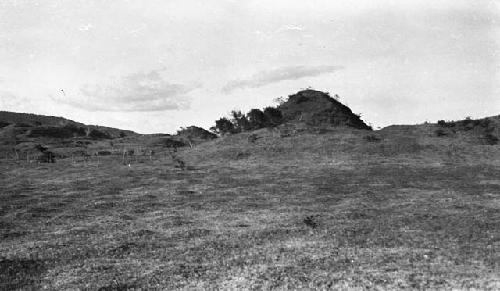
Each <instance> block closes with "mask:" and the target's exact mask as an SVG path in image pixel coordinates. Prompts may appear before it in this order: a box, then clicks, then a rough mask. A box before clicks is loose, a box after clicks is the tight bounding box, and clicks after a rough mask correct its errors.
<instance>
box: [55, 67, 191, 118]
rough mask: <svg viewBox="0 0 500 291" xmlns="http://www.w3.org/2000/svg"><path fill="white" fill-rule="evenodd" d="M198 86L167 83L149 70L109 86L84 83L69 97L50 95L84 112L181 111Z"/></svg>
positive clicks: (68, 95)
mask: <svg viewBox="0 0 500 291" xmlns="http://www.w3.org/2000/svg"><path fill="white" fill-rule="evenodd" d="M198 87H199V85H193V86H187V85H182V84H174V83H170V82H168V81H166V80H164V79H163V78H162V77H161V75H160V74H159V72H158V71H151V72H149V73H136V74H132V75H128V76H125V77H123V78H122V79H120V80H118V81H116V82H113V84H112V85H109V86H99V85H84V86H83V87H81V88H80V93H81V94H79V96H78V97H72V96H71V93H70V92H65V94H62V92H61V94H59V97H54V96H51V97H52V99H53V100H56V101H58V102H62V103H65V104H67V105H71V106H74V107H78V108H82V109H84V110H88V111H128V112H134V111H135V112H146V111H165V110H181V109H187V108H189V106H190V99H189V97H187V96H186V94H187V93H189V92H191V91H193V90H195V89H196V88H198Z"/></svg>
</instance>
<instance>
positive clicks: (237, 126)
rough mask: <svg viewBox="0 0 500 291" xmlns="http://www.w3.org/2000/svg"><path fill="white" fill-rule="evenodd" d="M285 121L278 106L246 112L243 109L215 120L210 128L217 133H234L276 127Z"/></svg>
mask: <svg viewBox="0 0 500 291" xmlns="http://www.w3.org/2000/svg"><path fill="white" fill-rule="evenodd" d="M281 123H283V115H282V113H281V111H280V110H279V109H278V108H275V107H266V108H264V110H260V109H252V110H250V111H249V112H248V113H246V114H244V113H243V112H241V110H233V111H231V113H230V117H229V118H228V117H222V118H220V119H218V120H216V121H215V126H212V127H211V128H210V130H211V131H212V132H214V133H216V134H219V135H224V134H233V133H240V132H243V131H249V130H256V129H260V128H265V127H274V126H277V125H280V124H281Z"/></svg>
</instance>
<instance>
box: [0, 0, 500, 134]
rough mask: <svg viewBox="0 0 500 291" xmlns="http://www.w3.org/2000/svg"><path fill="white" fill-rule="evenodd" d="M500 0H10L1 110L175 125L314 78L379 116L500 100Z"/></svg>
mask: <svg viewBox="0 0 500 291" xmlns="http://www.w3.org/2000/svg"><path fill="white" fill-rule="evenodd" d="M499 52H500V2H499V1H494V0H493V1H490V0H469V1H466V0H425V1H405V0H397V1H396V0H380V1H371V0H366V1H361V0H360V1H347V0H346V1H332V0H327V1H326V0H325V1H320V0H312V1H304V0H301V1H295V0H273V1H264V0H261V1H253V0H245V1H237V0H179V1H177V0H148V1H143V0H119V1H118V0H107V1H102V0H84V1H81V0H65V1H62V0H43V1H35V0H31V1H28V0H2V1H0V110H7V111H14V112H29V113H37V114H44V115H54V116H63V117H65V118H69V119H72V120H75V121H79V122H83V123H87V124H98V125H104V126H112V127H118V128H122V129H130V130H134V131H137V132H140V133H160V132H162V133H172V132H175V131H176V130H177V129H179V128H180V127H185V126H190V125H197V126H202V127H205V128H209V127H210V126H212V125H213V124H214V121H215V120H216V119H218V118H220V117H222V116H227V115H228V113H229V112H230V111H231V110H233V109H241V110H243V111H248V110H250V109H252V108H264V107H266V106H271V105H276V103H275V102H274V101H273V100H275V99H276V98H277V97H286V96H288V95H291V94H294V93H296V92H297V91H299V90H301V89H305V88H313V89H316V90H320V91H326V92H330V93H331V94H332V95H333V94H338V95H339V96H340V101H341V102H343V103H344V104H346V105H348V106H349V107H350V108H351V109H352V110H353V112H355V113H361V115H362V118H363V119H364V120H365V121H366V122H367V123H369V124H372V125H373V126H374V127H375V128H377V127H384V126H388V125H391V124H415V123H422V122H425V121H429V122H436V121H437V120H439V119H445V120H456V119H463V118H465V117H466V116H471V117H473V118H480V117H485V116H492V115H498V114H500V61H499V60H500V59H499V58H500V56H499V55H498V54H499Z"/></svg>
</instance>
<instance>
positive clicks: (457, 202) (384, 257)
mask: <svg viewBox="0 0 500 291" xmlns="http://www.w3.org/2000/svg"><path fill="white" fill-rule="evenodd" d="M377 134H378V133H377ZM258 135H259V136H258V139H257V140H256V141H255V142H253V143H249V142H248V141H247V136H246V135H244V134H241V135H237V136H230V137H226V138H221V139H217V140H215V141H211V142H208V143H206V144H202V145H198V146H197V147H195V148H193V149H185V150H183V151H181V152H180V153H179V156H180V157H182V158H183V159H184V160H185V161H186V163H187V166H188V167H187V169H185V170H181V169H178V168H176V167H174V164H173V162H172V161H171V160H170V159H169V158H166V157H164V156H162V157H161V158H160V157H157V158H155V159H153V160H152V161H149V160H148V159H145V160H143V161H136V162H133V163H131V165H130V167H129V166H128V165H123V164H122V163H121V159H120V158H119V157H115V156H108V157H102V158H101V160H100V161H99V164H97V163H96V162H90V163H86V164H84V163H82V162H77V163H72V162H71V161H70V160H59V161H57V163H55V164H27V163H23V162H14V161H1V164H0V193H1V194H0V195H1V197H0V198H1V200H0V237H1V240H0V289H2V290H9V289H15V288H20V289H42V288H46V289H51V290H67V289H91V290H127V289H155V288H156V289H168V290H171V289H186V290H188V289H233V290H235V289H246V290H261V289H265V290H271V289H277V290H280V289H320V290H321V289H322V290H328V289H354V290H363V289H379V290H387V289H478V290H488V289H489V290H499V289H500V148H499V146H486V145H485V146H466V145H453V144H452V143H451V142H450V143H447V144H446V143H443V139H439V140H438V139H435V140H432V139H431V140H428V139H426V140H423V139H418V140H415V139H412V138H411V137H408V136H406V137H398V139H396V138H395V139H393V140H390V139H389V138H387V137H384V136H383V134H380V135H381V136H382V140H381V141H375V142H369V141H366V140H365V139H364V138H363V134H359V133H357V132H332V133H330V132H329V133H326V134H297V135H296V136H291V137H285V138H283V137H275V136H273V135H271V133H269V132H266V131H260V132H258ZM159 156H161V155H159Z"/></svg>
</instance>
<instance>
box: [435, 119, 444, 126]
mask: <svg viewBox="0 0 500 291" xmlns="http://www.w3.org/2000/svg"><path fill="white" fill-rule="evenodd" d="M437 124H438V125H439V126H441V127H445V126H446V121H444V120H438V123H437Z"/></svg>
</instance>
